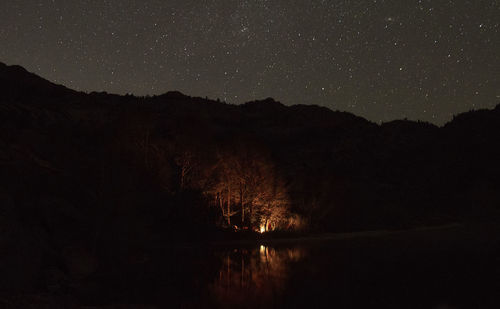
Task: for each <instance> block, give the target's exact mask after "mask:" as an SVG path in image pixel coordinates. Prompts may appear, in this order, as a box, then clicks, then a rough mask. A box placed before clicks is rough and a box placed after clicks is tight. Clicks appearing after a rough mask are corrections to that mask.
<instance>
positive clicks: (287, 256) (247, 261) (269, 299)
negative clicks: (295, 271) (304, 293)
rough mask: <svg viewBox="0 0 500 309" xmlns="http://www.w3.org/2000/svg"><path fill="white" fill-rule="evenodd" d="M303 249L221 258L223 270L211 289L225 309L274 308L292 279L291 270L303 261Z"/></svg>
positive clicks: (254, 250) (249, 251)
mask: <svg viewBox="0 0 500 309" xmlns="http://www.w3.org/2000/svg"><path fill="white" fill-rule="evenodd" d="M304 255H305V251H304V250H303V249H301V248H272V247H268V246H264V245H261V246H260V247H257V248H249V249H235V250H232V251H226V252H224V253H223V254H221V256H220V258H221V262H222V263H221V267H220V270H219V274H218V276H217V278H215V280H214V282H213V283H212V284H211V286H210V290H211V294H212V296H213V297H214V298H215V300H216V301H217V303H218V306H222V307H242V306H243V307H250V306H251V307H255V306H256V307H274V306H276V305H278V304H277V301H278V299H280V297H279V296H280V295H281V294H282V293H283V291H284V288H285V284H286V282H287V280H288V278H289V273H290V267H291V266H292V264H293V263H294V262H297V261H299V260H301V259H302V258H303V257H304Z"/></svg>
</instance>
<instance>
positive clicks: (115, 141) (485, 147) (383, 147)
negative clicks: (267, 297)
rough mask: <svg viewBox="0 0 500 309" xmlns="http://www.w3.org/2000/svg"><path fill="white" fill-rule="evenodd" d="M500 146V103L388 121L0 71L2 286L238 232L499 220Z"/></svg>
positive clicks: (272, 102) (8, 69)
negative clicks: (76, 84)
mask: <svg viewBox="0 0 500 309" xmlns="http://www.w3.org/2000/svg"><path fill="white" fill-rule="evenodd" d="M499 140H500V108H499V107H498V106H497V108H496V109H494V110H482V111H471V112H468V113H464V114H461V115H457V116H456V117H455V118H454V119H453V120H452V121H451V122H450V123H448V124H446V125H445V126H444V127H441V128H439V127H436V126H434V125H432V124H428V123H422V122H412V121H407V120H398V121H392V122H389V123H384V124H382V125H377V124H375V123H372V122H369V121H367V120H366V119H363V118H361V117H357V116H355V115H352V114H350V113H346V112H339V111H332V110H330V109H328V108H325V107H320V106H310V105H294V106H286V105H283V104H281V103H279V102H276V101H275V100H274V99H271V98H268V99H265V100H262V101H254V102H249V103H246V104H243V105H240V106H235V105H230V104H226V103H223V102H218V101H215V100H208V99H203V98H196V97H190V96H187V95H184V94H182V93H180V92H168V93H166V94H164V95H160V96H153V97H135V96H131V95H126V96H119V95H111V94H107V93H95V92H94V93H90V94H86V93H82V92H76V91H73V90H70V89H68V88H66V87H64V86H60V85H55V84H53V83H51V82H48V81H46V80H44V79H42V78H40V77H38V76H36V75H34V74H32V73H29V72H27V71H26V70H24V69H23V68H21V67H18V66H6V65H4V64H0V204H1V205H2V209H1V213H0V226H2V227H3V230H2V234H3V235H9V236H8V237H0V249H1V250H8V248H12V247H13V246H14V247H16V246H17V247H16V248H17V249H20V248H23V250H17V249H16V250H17V251H15V252H17V253H16V254H13V255H12V257H4V258H3V260H1V262H0V265H1V266H0V267H2V271H4V272H3V273H4V274H6V275H5V276H6V278H11V279H12V280H11V281H10V282H9V283H8V284H6V285H5V286H0V288H1V289H2V290H5V289H16V288H18V287H25V286H26V283H27V282H32V281H31V278H34V277H39V276H40V273H41V272H42V270H43V269H46V267H55V266H57V265H52V264H51V265H47V264H46V263H47V262H46V261H47V260H50V261H58V262H57V263H59V264H64V265H72V264H71V263H72V261H68V260H67V259H68V255H67V254H66V253H67V251H68V250H70V249H68V248H78V250H81V251H82V252H85V254H84V255H85V256H88V258H89V259H97V260H99V263H100V265H114V264H116V263H120V262H117V261H122V257H121V256H122V254H125V253H124V252H133V251H134V250H139V249H141V248H142V249H144V248H153V247H155V246H156V245H157V244H158V243H165V242H172V241H179V240H182V239H190V240H203V239H206V238H210V237H216V235H218V233H219V232H218V231H219V229H220V228H221V227H224V226H227V225H228V223H227V221H230V222H231V223H230V224H231V225H233V224H234V225H240V227H241V226H247V227H249V228H250V229H253V228H255V225H259V224H262V223H261V222H264V221H265V222H272V224H273V226H274V227H276V228H281V229H292V228H302V229H306V230H309V231H355V230H367V229H380V228H383V229H390V228H404V227H411V226H419V225H429V224H441V223H448V222H455V221H464V220H479V221H484V220H496V218H498V211H499V208H498V207H499V205H500V192H499V191H498V188H499V187H500V161H499V160H498V158H499V157H500V144H499V143H498V141H499ZM231 186H233V188H232V190H231V189H228V187H229V188H230V187H231ZM242 188H245V189H242ZM238 190H240V191H238ZM238 192H239V193H238ZM228 200H229V205H230V207H231V208H232V211H230V212H229V214H230V215H229V216H228V213H227V212H226V210H224V207H226V206H224V207H221V205H227V204H228V203H227V201H228ZM243 212H245V213H246V216H244V215H243V214H242V213H243ZM233 213H234V214H233ZM228 217H229V219H228ZM262 220H264V221H262ZM269 226H271V223H269ZM71 250H73V249H71ZM2 252H4V251H2ZM11 252H14V251H11ZM125 255H126V254H125ZM57 263H56V264H57ZM65 263H70V264H65ZM89 263H90V262H89ZM26 264H29V265H30V267H27V268H25V269H24V270H23V271H22V272H21V273H17V272H16V273H10V275H9V269H19V267H18V266H20V265H26ZM49 264H50V263H49ZM92 265H93V264H92ZM44 267H45V268H44ZM57 267H59V266H57ZM64 267H66V266H64ZM92 269H93V268H92V267H91V266H88V268H84V269H83V270H82V269H77V270H75V271H76V272H78V271H80V272H81V273H80V274H78V276H86V275H88V274H89V273H91V272H92V271H93V270H92Z"/></svg>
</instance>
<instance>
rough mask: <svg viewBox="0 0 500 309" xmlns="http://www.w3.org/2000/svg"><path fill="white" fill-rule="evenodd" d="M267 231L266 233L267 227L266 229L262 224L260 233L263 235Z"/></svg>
mask: <svg viewBox="0 0 500 309" xmlns="http://www.w3.org/2000/svg"><path fill="white" fill-rule="evenodd" d="M265 231H266V227H265V226H264V225H263V224H261V225H260V233H261V234H262V233H264V232H265Z"/></svg>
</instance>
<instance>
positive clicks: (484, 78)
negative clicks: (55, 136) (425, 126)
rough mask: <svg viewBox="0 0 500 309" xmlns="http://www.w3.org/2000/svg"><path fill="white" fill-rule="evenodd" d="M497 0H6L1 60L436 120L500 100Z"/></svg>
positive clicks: (74, 82) (97, 83)
mask: <svg viewBox="0 0 500 309" xmlns="http://www.w3.org/2000/svg"><path fill="white" fill-rule="evenodd" d="M499 30H500V0H489V1H483V0H473V1H465V0H460V1H459V0H414V1H411V0H404V1H402V0H394V1H392V0H370V1H351V0H274V1H273V0H253V1H249V0H247V1H243V0H163V1H160V0H140V1H139V0H137V1H135V0H130V1H127V0H101V1H97V0H95V1H93V0H78V1H73V0H1V3H0V61H1V62H4V63H7V64H18V65H22V66H24V67H25V68H26V69H28V70H29V71H32V72H34V73H36V74H38V75H40V76H42V77H44V78H47V79H49V80H51V81H53V82H56V83H60V84H63V85H65V86H67V87H70V88H73V89H76V90H82V91H88V92H90V91H107V92H110V93H120V94H125V93H133V94H136V95H154V94H162V93H164V92H167V91H170V90H179V91H181V92H183V93H185V94H188V95H192V96H201V97H208V98H211V99H217V98H220V99H221V100H225V101H227V102H228V103H235V104H240V103H243V102H246V101H251V100H255V99H263V98H266V97H273V98H275V99H276V100H279V101H281V102H282V103H284V104H286V105H292V104H317V105H323V106H327V107H329V108H331V109H334V110H342V111H349V112H352V113H354V114H357V115H360V116H363V117H365V118H367V119H369V120H372V121H376V122H382V121H389V120H393V119H401V118H408V119H413V120H417V119H418V120H423V121H429V122H433V123H436V124H443V123H445V122H446V121H449V120H450V119H451V118H452V116H453V115H454V114H457V113H460V112H464V111H468V110H471V109H479V108H492V107H494V106H495V105H496V104H498V103H500V33H499V32H500V31H499Z"/></svg>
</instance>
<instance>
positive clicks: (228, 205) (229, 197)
mask: <svg viewBox="0 0 500 309" xmlns="http://www.w3.org/2000/svg"><path fill="white" fill-rule="evenodd" d="M227 225H228V226H229V227H231V186H227Z"/></svg>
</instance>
